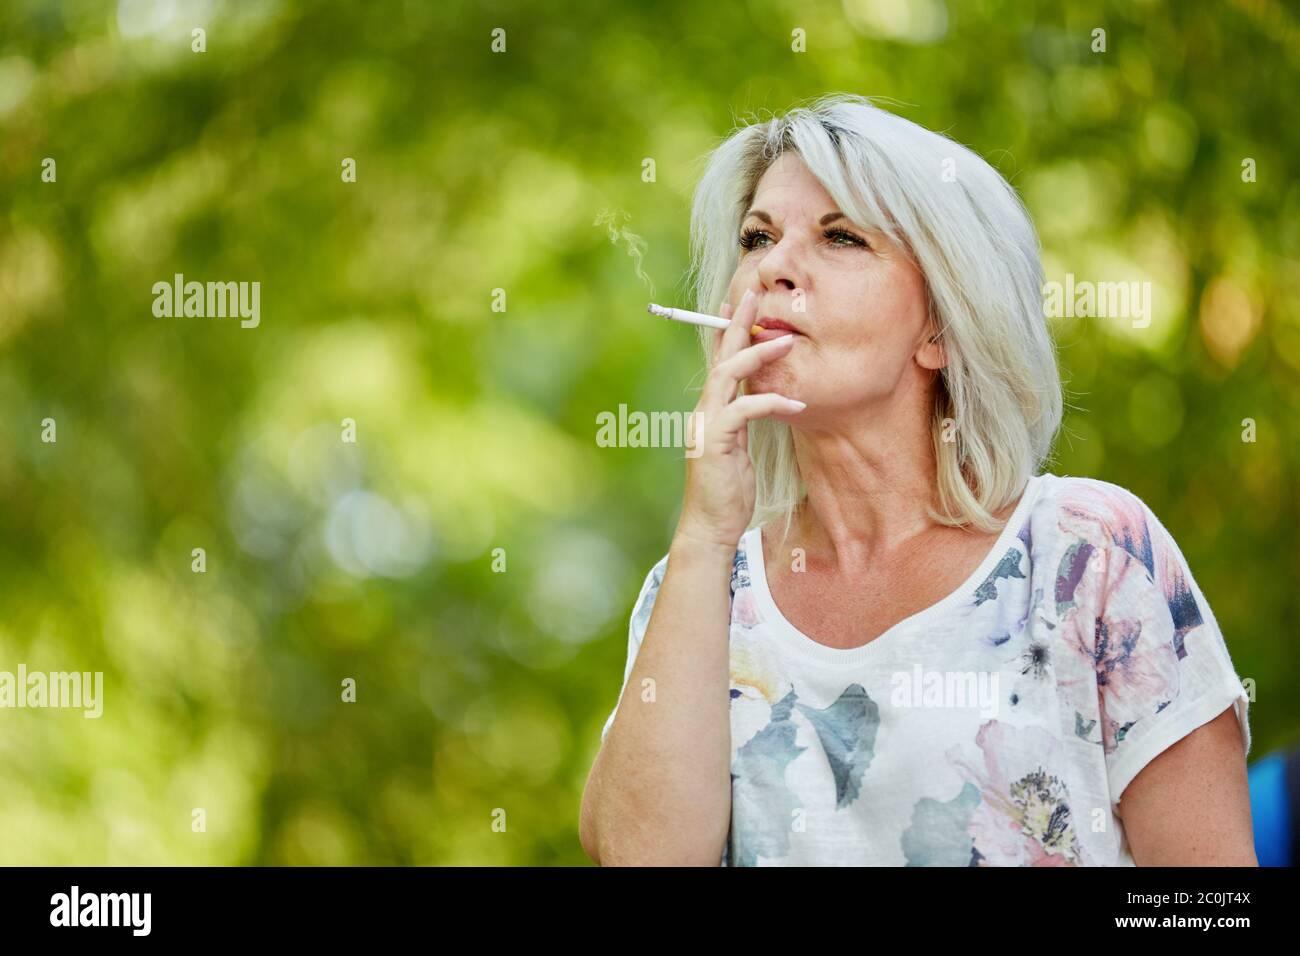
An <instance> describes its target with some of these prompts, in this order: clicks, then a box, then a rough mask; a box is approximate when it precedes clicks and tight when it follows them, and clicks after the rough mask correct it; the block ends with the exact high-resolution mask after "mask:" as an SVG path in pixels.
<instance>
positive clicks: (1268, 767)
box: [1246, 751, 1296, 866]
mask: <svg viewBox="0 0 1300 956" xmlns="http://www.w3.org/2000/svg"><path fill="white" fill-rule="evenodd" d="M1246 776H1247V780H1248V781H1249V783H1250V815H1251V817H1252V819H1253V820H1254V826H1255V857H1256V858H1257V859H1258V860H1259V865H1260V866H1293V865H1294V862H1295V861H1294V860H1293V859H1292V851H1291V848H1292V842H1293V840H1292V829H1291V828H1292V822H1291V821H1292V815H1293V810H1292V807H1293V804H1294V800H1293V798H1294V797H1295V796H1296V795H1295V794H1291V793H1289V792H1288V789H1287V754H1286V752H1285V751H1278V752H1276V753H1271V754H1268V755H1267V756H1265V757H1261V758H1260V759H1259V760H1256V761H1255V762H1254V763H1253V764H1251V765H1250V767H1248V768H1247V771H1246Z"/></svg>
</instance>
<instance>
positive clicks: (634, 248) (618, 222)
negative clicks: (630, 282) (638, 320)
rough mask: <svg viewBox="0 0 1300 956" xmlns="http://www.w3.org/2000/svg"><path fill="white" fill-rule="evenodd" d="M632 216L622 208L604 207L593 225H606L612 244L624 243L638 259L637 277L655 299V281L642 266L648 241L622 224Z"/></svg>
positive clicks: (634, 257) (635, 258)
mask: <svg viewBox="0 0 1300 956" xmlns="http://www.w3.org/2000/svg"><path fill="white" fill-rule="evenodd" d="M630 218H631V216H630V215H629V214H628V213H625V212H623V210H621V209H602V210H601V211H600V212H599V213H597V214H596V221H595V222H594V223H592V225H594V226H604V227H605V229H606V231H607V232H608V233H609V241H610V242H611V243H612V244H614V245H619V244H620V243H621V244H623V246H624V247H625V248H626V249H627V254H628V255H629V256H631V257H632V258H633V259H634V260H636V277H637V278H638V279H640V280H641V281H642V282H644V283H645V284H646V286H648V287H649V289H650V298H652V299H653V298H654V294H655V287H654V283H653V282H651V281H650V277H649V276H648V275H646V274H645V270H644V269H642V268H641V257H642V256H644V255H645V248H646V241H645V240H644V239H642V238H641V237H640V236H638V235H637V234H636V233H634V232H632V231H631V230H630V229H626V228H624V227H623V225H622V222H623V220H624V219H630Z"/></svg>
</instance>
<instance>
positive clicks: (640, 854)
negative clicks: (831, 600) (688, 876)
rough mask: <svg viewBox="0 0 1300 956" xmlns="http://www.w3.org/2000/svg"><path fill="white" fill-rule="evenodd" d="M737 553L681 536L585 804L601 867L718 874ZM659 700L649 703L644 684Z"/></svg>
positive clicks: (726, 807) (586, 835) (724, 822)
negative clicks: (695, 868) (682, 868)
mask: <svg viewBox="0 0 1300 956" xmlns="http://www.w3.org/2000/svg"><path fill="white" fill-rule="evenodd" d="M734 556H735V549H734V548H731V549H724V548H720V547H717V546H711V545H708V544H705V543H699V544H697V543H695V542H693V541H691V540H690V539H684V538H681V537H680V536H679V537H678V538H677V539H675V540H674V542H673V545H672V547H671V549H670V550H669V553H668V566H667V570H666V572H665V574H664V583H663V586H662V587H661V588H660V590H659V594H658V596H657V598H656V600H655V605H654V610H653V612H652V613H651V616H650V623H649V625H648V626H647V628H646V635H645V640H644V641H643V642H642V646H641V650H640V652H639V653H638V654H637V658H636V664H635V666H634V667H633V669H632V674H631V677H630V679H629V680H628V693H627V694H626V695H625V699H624V700H623V701H622V702H621V703H620V705H619V708H618V711H617V713H616V715H615V717H614V723H613V726H612V727H610V730H609V735H608V736H607V737H606V739H605V742H604V744H603V745H602V747H601V748H600V752H599V753H598V754H597V756H596V762H595V764H594V765H593V767H592V770H591V774H590V776H589V777H588V778H587V786H586V789H585V791H584V792H583V798H582V816H581V823H580V826H579V832H580V836H581V839H582V846H583V849H584V850H586V852H587V855H588V856H590V857H591V858H592V859H593V860H594V861H595V862H597V863H600V864H602V865H606V866H609V865H628V864H631V865H681V864H691V865H701V866H717V865H718V861H719V860H720V859H721V858H722V851H723V846H724V844H725V843H726V839H727V830H728V827H729V825H730V821H731V725H730V723H729V712H728V701H727V695H726V693H725V688H726V686H727V682H728V637H729V633H730V621H731V601H730V592H729V588H728V582H729V580H730V575H731V562H732V558H733V557H734ZM646 678H649V679H651V680H653V681H654V688H655V698H654V700H652V701H643V700H642V698H641V694H640V693H639V691H640V688H641V686H642V680H644V679H646Z"/></svg>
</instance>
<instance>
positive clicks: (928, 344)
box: [916, 331, 948, 370]
mask: <svg viewBox="0 0 1300 956" xmlns="http://www.w3.org/2000/svg"><path fill="white" fill-rule="evenodd" d="M916 364H917V365H919V366H921V368H927V369H932V370H933V369H941V368H943V367H944V366H945V365H947V364H948V350H947V349H946V348H945V347H944V339H943V332H941V331H940V332H930V333H928V334H927V337H926V338H925V339H924V340H923V341H922V342H921V344H920V345H919V346H917V349H916Z"/></svg>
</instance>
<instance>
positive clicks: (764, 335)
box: [754, 316, 803, 342]
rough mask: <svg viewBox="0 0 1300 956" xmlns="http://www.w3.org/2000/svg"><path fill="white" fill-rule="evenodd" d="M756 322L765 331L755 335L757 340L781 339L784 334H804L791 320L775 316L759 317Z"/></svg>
mask: <svg viewBox="0 0 1300 956" xmlns="http://www.w3.org/2000/svg"><path fill="white" fill-rule="evenodd" d="M755 324H756V325H761V326H762V327H763V331H762V332H759V333H758V334H757V335H755V336H754V341H755V342H767V341H770V340H772V339H779V338H780V337H781V336H783V335H802V334H803V333H802V332H800V331H799V330H798V329H796V328H795V327H794V326H793V325H791V324H790V323H789V322H787V321H785V320H784V319H778V318H775V317H773V316H767V317H765V318H761V319H758V320H757V322H756V323H755Z"/></svg>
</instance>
